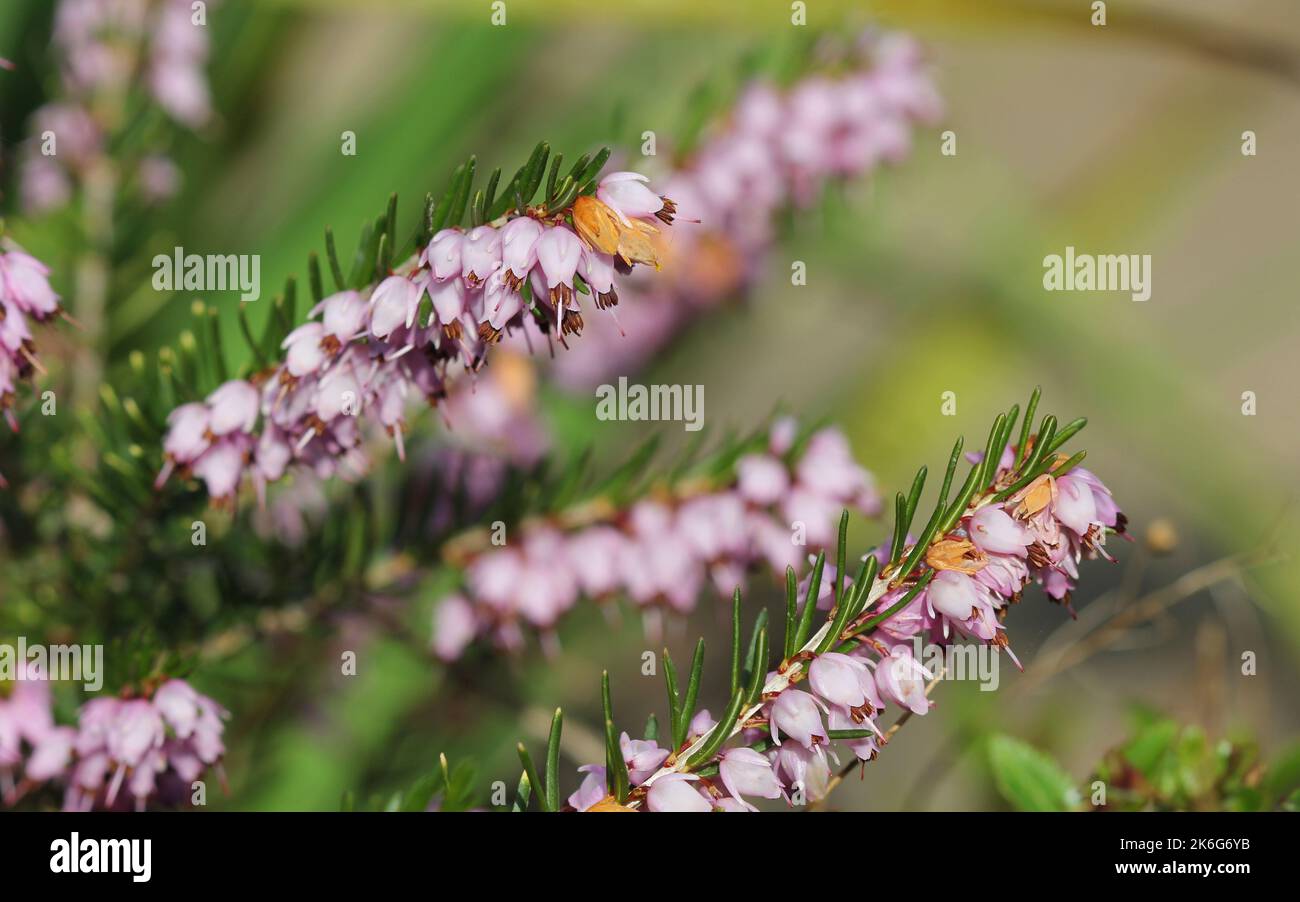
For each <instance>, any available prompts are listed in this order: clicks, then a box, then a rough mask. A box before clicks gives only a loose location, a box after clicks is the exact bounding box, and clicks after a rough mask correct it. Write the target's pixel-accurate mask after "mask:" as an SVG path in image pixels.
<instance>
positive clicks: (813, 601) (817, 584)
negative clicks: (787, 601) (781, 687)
mask: <svg viewBox="0 0 1300 902" xmlns="http://www.w3.org/2000/svg"><path fill="white" fill-rule="evenodd" d="M825 573H826V552H824V551H822V552H818V554H817V560H816V562H815V563H814V564H813V568H812V576H811V577H810V578H809V581H808V594H807V597H805V598H804V600H803V610H802V611H800V612H799V628H798V631H797V632H796V633H795V637H794V650H795V652H797V651H799V649H801V648H803V647H804V644H805V643H807V641H808V637H809V636H811V635H812V622H813V615H814V614H815V613H816V612H817V596H818V595H820V594H821V588H822V576H823V575H824V574H825ZM787 657H788V656H787Z"/></svg>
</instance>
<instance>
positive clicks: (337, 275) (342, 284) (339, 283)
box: [325, 226, 348, 291]
mask: <svg viewBox="0 0 1300 902" xmlns="http://www.w3.org/2000/svg"><path fill="white" fill-rule="evenodd" d="M325 259H326V260H328V261H329V264H330V275H332V276H333V277H334V288H335V290H336V291H342V290H343V289H345V288H347V287H348V283H347V280H346V279H344V278H343V267H342V266H340V265H339V254H338V250H337V249H336V248H335V247H334V230H333V229H332V228H330V227H329V226H326V227H325Z"/></svg>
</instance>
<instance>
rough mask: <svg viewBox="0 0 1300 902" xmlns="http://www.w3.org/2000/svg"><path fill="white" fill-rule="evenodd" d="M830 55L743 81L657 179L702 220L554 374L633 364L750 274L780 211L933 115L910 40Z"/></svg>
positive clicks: (848, 173) (864, 165) (578, 384)
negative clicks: (772, 80) (821, 67)
mask: <svg viewBox="0 0 1300 902" xmlns="http://www.w3.org/2000/svg"><path fill="white" fill-rule="evenodd" d="M841 63H842V67H843V68H842V70H841V71H837V72H836V74H834V75H822V74H814V75H810V76H808V77H806V78H804V79H803V80H801V81H799V82H797V83H796V84H795V85H793V86H792V87H790V88H788V89H778V88H776V87H775V86H773V85H771V84H769V83H767V82H756V83H754V84H751V85H750V86H748V87H747V88H746V89H745V90H744V91H743V92H742V94H741V96H740V98H739V100H738V101H737V103H736V105H735V107H734V108H733V109H732V110H731V111H730V114H729V115H728V116H727V117H726V118H725V119H724V120H723V121H722V122H721V123H720V125H719V127H718V129H717V130H716V131H715V132H714V133H713V134H711V135H710V136H708V137H707V139H706V140H705V141H704V143H703V144H702V145H701V146H700V147H699V148H698V149H697V150H696V151H695V153H694V154H693V155H692V156H691V158H690V159H689V160H688V161H687V163H686V164H685V165H684V166H683V167H682V168H680V169H679V170H677V171H675V172H673V173H671V174H670V175H668V176H667V177H666V178H665V180H664V184H665V186H666V189H667V193H668V194H669V195H670V196H671V197H673V198H674V199H675V200H676V201H677V202H678V207H679V209H680V210H681V211H682V215H683V216H684V217H688V218H689V220H691V221H695V220H699V221H701V222H702V223H703V224H702V225H689V226H684V227H682V228H681V229H679V230H678V231H677V234H676V238H675V241H674V243H673V254H672V266H671V267H670V268H669V269H668V270H667V273H666V275H667V278H665V279H661V280H656V282H655V283H653V284H650V285H647V284H645V283H642V282H635V283H633V284H632V285H631V286H629V287H630V288H632V289H633V290H634V291H635V292H636V294H637V297H636V298H635V301H636V302H635V303H631V304H628V305H627V312H626V313H625V314H624V315H623V317H622V318H621V326H622V328H625V329H626V331H627V337H626V338H625V339H624V340H621V341H620V340H615V339H617V338H618V336H617V335H616V334H615V332H616V330H620V326H619V324H618V323H613V322H607V321H601V322H598V323H596V324H594V328H596V329H598V330H600V331H602V332H606V333H608V335H607V336H602V340H601V341H598V342H588V343H586V344H584V345H583V346H582V347H580V348H577V349H575V352H574V353H572V354H566V355H564V356H563V357H560V358H557V359H556V361H555V364H554V367H555V371H556V376H557V378H558V379H559V380H560V381H561V382H562V383H563V384H565V385H568V386H571V387H573V388H575V389H586V388H588V387H590V386H592V385H595V384H599V383H601V382H604V381H607V380H608V379H609V378H610V377H611V376H612V375H619V374H626V373H629V372H631V371H633V370H634V369H636V368H637V367H639V366H641V365H643V364H644V363H645V362H646V361H647V360H648V359H649V358H650V356H651V355H652V354H653V353H654V352H655V351H656V350H657V349H658V348H659V347H661V346H662V345H663V344H664V343H665V342H666V341H668V340H669V338H671V337H672V335H674V334H675V333H676V332H677V331H678V329H679V327H680V326H681V325H682V324H683V323H684V322H685V321H687V320H689V319H690V318H692V317H694V316H696V315H698V314H699V313H701V312H703V311H704V310H705V309H707V308H710V307H712V306H714V305H716V304H719V303H721V302H723V301H726V300H729V299H732V298H734V297H735V296H736V295H737V294H738V293H739V292H741V291H743V290H744V289H745V288H746V287H748V286H749V285H751V284H752V283H753V282H754V281H756V280H757V279H758V277H759V275H760V274H761V272H762V270H763V264H764V261H765V259H766V256H767V252H768V249H769V247H770V245H771V243H772V240H773V238H774V235H775V232H776V229H777V224H778V221H779V215H778V214H779V213H780V212H781V211H783V210H785V209H788V208H790V207H792V206H794V207H801V206H807V205H808V204H810V203H811V202H813V201H814V200H815V199H816V198H817V197H819V196H820V195H821V193H822V190H823V188H824V186H825V185H826V184H827V183H829V182H831V181H833V180H851V179H861V178H865V177H867V176H868V175H870V174H871V173H872V172H874V171H875V170H876V169H877V167H878V166H880V165H881V164H882V163H898V162H900V161H902V160H903V159H904V158H905V157H906V156H907V154H908V152H909V151H910V147H911V131H912V127H913V124H914V123H917V122H921V123H927V124H929V123H933V122H935V121H937V120H938V118H939V116H940V114H941V112H942V107H941V104H940V101H939V98H938V95H937V93H936V91H935V88H934V85H933V83H932V82H931V80H930V77H929V75H928V73H927V72H926V68H925V63H924V60H923V58H922V54H921V51H920V48H919V47H918V46H917V44H916V43H915V42H914V41H912V40H911V39H910V38H907V37H905V36H901V35H886V36H867V37H864V38H863V40H862V41H861V43H860V45H859V46H858V47H857V48H856V49H855V51H854V52H853V53H852V54H850V56H849V58H848V59H846V60H843V61H841ZM620 331H621V330H620ZM606 338H608V339H609V340H605V339H606Z"/></svg>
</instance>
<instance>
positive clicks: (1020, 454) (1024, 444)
mask: <svg viewBox="0 0 1300 902" xmlns="http://www.w3.org/2000/svg"><path fill="white" fill-rule="evenodd" d="M1042 396H1043V388H1042V386H1037V387H1035V388H1034V392H1033V394H1031V395H1030V396H1029V403H1028V404H1026V405H1025V419H1024V421H1023V422H1022V423H1021V424H1020V445H1019V447H1017V448H1016V465H1015V467H1014V469H1015V471H1016V472H1019V471H1020V465H1021V464H1022V463H1024V462H1025V458H1026V457H1027V456H1028V453H1029V447H1028V446H1029V430H1031V429H1033V428H1034V415H1035V414H1037V413H1038V400H1039V398H1041V397H1042Z"/></svg>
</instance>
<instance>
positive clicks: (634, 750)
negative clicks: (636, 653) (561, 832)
mask: <svg viewBox="0 0 1300 902" xmlns="http://www.w3.org/2000/svg"><path fill="white" fill-rule="evenodd" d="M1038 394H1039V393H1038V391H1037V390H1036V391H1035V392H1034V394H1033V397H1032V398H1031V399H1030V403H1029V405H1028V407H1027V419H1028V418H1029V417H1032V415H1033V413H1034V411H1035V410H1036V409H1037V406H1038ZM1018 416H1019V408H1017V407H1013V408H1012V409H1011V410H1010V411H1008V412H1007V413H1005V414H1002V415H999V416H998V417H997V419H996V420H995V422H994V424H993V427H992V429H991V430H990V435H989V439H988V442H987V444H986V446H985V449H984V453H982V454H975V455H972V456H971V458H972V463H971V469H970V471H969V472H968V473H967V475H966V477H965V478H964V479H963V480H961V481H960V483H959V482H958V480H957V466H958V464H959V462H960V461H961V459H962V453H961V452H962V442H961V441H960V440H959V441H958V442H957V444H956V446H955V447H954V448H953V452H952V455H951V456H950V458H949V462H948V467H947V470H946V472H945V473H944V477H943V481H942V484H941V487H940V489H939V492H938V497H937V499H936V501H935V505H934V508H933V510H932V512H931V514H930V516H929V517H928V518H927V520H926V522H925V524H924V525H923V526H921V527H920V528H914V523H913V521H914V520H915V519H916V518H917V514H918V511H919V504H920V498H921V494H922V491H923V489H924V485H925V469H924V468H922V470H921V471H920V473H918V475H917V478H916V480H915V481H914V482H913V485H912V487H911V489H910V490H909V492H908V494H906V495H900V496H899V501H898V503H897V505H896V509H897V512H898V514H899V519H898V522H896V523H895V525H894V530H893V540H892V541H891V543H890V544H889V546H887V547H886V548H884V549H883V550H879V549H878V550H875V551H872V552H870V553H868V554H865V555H863V556H862V559H861V563H860V566H858V568H857V573H856V575H855V576H853V577H852V578H850V577H848V576H847V575H846V574H847V567H848V564H849V560H848V512H847V511H845V512H844V514H843V516H842V517H841V519H840V528H839V538H838V544H837V547H836V554H835V561H834V564H828V563H827V562H826V556H825V555H824V554H823V555H819V556H818V558H817V561H816V564H815V566H814V569H813V571H812V573H811V574H810V576H809V578H808V580H807V581H806V582H805V583H804V584H803V587H802V589H800V588H799V586H798V584H797V582H796V579H795V576H794V573H793V570H791V571H789V575H788V579H787V606H786V607H787V610H786V618H785V621H786V622H785V626H784V632H785V639H784V642H783V643H782V645H781V648H782V652H781V653H780V654H779V656H778V660H776V661H771V660H769V657H768V649H769V647H770V644H769V627H768V624H767V623H766V617H765V616H764V615H763V614H760V616H759V618H758V620H757V621H756V622H755V623H754V625H753V628H752V631H751V633H750V638H749V642H748V644H744V643H742V641H741V640H742V629H741V604H740V593H739V590H737V592H736V593H735V595H734V597H733V604H732V642H731V664H730V671H731V681H730V694H729V700H728V702H727V704H726V707H725V709H724V710H723V714H722V716H721V717H719V718H718V719H717V720H716V721H714V720H713V719H712V718H707V719H706V720H704V721H703V723H704V724H707V726H703V727H702V728H701V729H699V730H697V729H694V728H692V727H691V726H690V725H692V724H696V723H697V717H698V714H697V712H696V710H695V706H696V703H697V698H698V692H699V687H700V682H701V674H702V670H703V659H704V643H703V640H701V641H700V643H699V645H698V646H697V648H696V653H695V657H694V660H693V661H692V665H691V670H690V674H689V678H688V680H687V683H686V686H685V687H684V691H683V689H682V687H681V686H680V685H679V683H678V674H677V671H676V668H675V667H674V666H673V664H672V659H671V657H669V656H667V654H666V653H665V657H664V664H665V667H664V672H665V680H666V682H667V685H668V703H669V715H670V718H669V722H670V723H671V725H672V731H671V745H670V746H669V747H668V748H666V749H665V748H660V747H659V745H658V744H657V742H655V741H654V737H653V736H648V737H647V739H646V740H645V741H642V742H640V743H634V742H631V741H629V740H628V738H627V735H626V734H622V735H621V736H619V737H618V738H617V739H616V736H618V734H616V732H615V729H616V728H615V726H614V713H613V705H612V700H611V692H610V685H609V676H608V674H606V675H605V676H604V677H603V679H602V684H601V694H602V699H603V704H604V717H605V736H606V749H607V755H606V760H605V762H604V765H603V767H602V766H600V765H585V766H583V767H581V768H580V769H579V771H580V773H582V774H584V775H585V778H584V779H583V781H582V786H581V788H580V789H579V791H578V792H576V793H574V794H573V795H572V796H570V797H569V801H570V805H569V807H570V808H571V809H574V810H582V811H638V810H648V811H714V810H722V811H749V810H755V806H754V804H753V803H752V802H751V801H749V798H751V797H757V798H766V799H776V798H780V797H784V798H786V799H787V800H791V801H792V802H793V801H794V800H798V801H799V802H801V803H807V802H812V801H817V800H818V799H820V798H821V797H823V796H824V795H825V794H826V793H827V792H829V790H830V788H831V787H832V786H833V784H834V781H833V780H832V764H834V763H836V762H838V761H839V754H838V751H837V748H838V747H840V746H842V748H843V750H844V751H846V752H847V753H848V757H847V760H848V761H849V762H850V766H851V765H852V763H853V762H857V761H861V762H866V761H870V760H872V759H874V758H875V757H876V755H877V754H879V753H880V751H881V750H882V749H883V748H884V747H885V745H886V743H887V742H888V737H889V736H890V735H891V734H892V731H890V733H886V732H884V731H882V730H881V729H880V728H879V726H878V725H877V723H876V721H877V720H878V719H879V718H880V717H881V716H882V715H883V714H884V713H885V711H886V709H887V708H889V707H891V706H892V707H893V708H896V709H898V711H899V713H900V714H905V715H909V716H910V715H911V714H920V715H924V714H926V713H927V712H928V711H929V710H930V707H931V704H932V703H931V702H930V700H929V697H928V688H927V685H926V684H927V681H933V680H934V679H936V678H938V677H939V676H940V674H935V673H932V672H930V671H929V670H927V669H926V668H925V667H924V666H922V665H921V663H920V662H919V661H917V660H916V659H915V658H914V657H913V655H912V640H913V639H916V638H919V639H921V640H924V641H927V642H930V643H934V644H936V645H940V646H944V645H951V644H954V643H958V642H974V643H979V644H984V645H989V646H992V647H993V648H994V649H995V650H997V651H1003V650H1005V651H1007V652H1008V653H1009V652H1010V647H1009V642H1008V640H1007V638H1006V632H1005V628H1004V626H1003V623H1002V620H1003V617H1004V615H1005V614H1006V611H1007V609H1008V607H1009V606H1010V605H1012V604H1014V603H1016V602H1018V601H1019V600H1020V594H1021V591H1022V590H1023V589H1024V587H1025V586H1026V585H1028V584H1029V583H1031V582H1037V583H1039V584H1040V585H1042V586H1043V587H1044V589H1045V590H1046V592H1047V594H1048V596H1049V597H1050V598H1052V599H1053V600H1056V601H1061V602H1066V601H1067V600H1068V594H1069V591H1070V589H1071V588H1072V587H1073V581H1074V580H1075V579H1077V577H1078V564H1079V562H1081V561H1083V560H1085V559H1090V558H1096V557H1107V554H1106V551H1105V544H1106V539H1107V537H1108V536H1111V535H1117V534H1118V535H1123V534H1124V532H1125V526H1126V523H1125V519H1124V515H1123V514H1122V513H1120V512H1119V509H1118V507H1117V506H1116V505H1115V503H1114V501H1113V499H1112V498H1111V494H1110V492H1109V490H1108V489H1107V488H1106V487H1105V485H1104V484H1103V483H1102V482H1101V480H1100V479H1098V478H1097V477H1096V476H1095V475H1094V474H1092V473H1090V472H1088V471H1086V470H1083V469H1081V468H1079V467H1078V463H1079V461H1080V460H1082V458H1083V452H1079V453H1077V454H1075V455H1073V456H1067V455H1066V454H1065V453H1064V452H1062V451H1061V450H1060V448H1061V446H1062V445H1063V444H1064V441H1065V440H1066V439H1068V438H1070V437H1072V436H1073V435H1075V434H1076V433H1077V432H1078V431H1079V430H1080V429H1082V428H1083V425H1084V422H1083V421H1082V420H1077V421H1075V422H1074V423H1072V424H1070V425H1069V426H1068V427H1066V428H1065V429H1061V430H1059V431H1058V430H1057V428H1056V420H1055V418H1053V417H1051V416H1045V417H1043V419H1042V420H1041V421H1040V423H1039V425H1038V428H1037V430H1036V431H1035V430H1033V428H1032V426H1031V425H1030V424H1028V423H1026V424H1025V425H1024V426H1022V428H1021V431H1020V438H1019V440H1018V441H1017V442H1012V434H1013V431H1014V429H1015V426H1016V422H1017V419H1018ZM745 470H746V473H747V474H748V478H747V480H746V482H749V483H750V484H751V485H755V486H757V487H758V491H759V495H760V497H762V496H763V495H762V493H763V492H764V491H765V490H766V488H767V486H768V485H770V484H774V483H778V482H779V480H777V479H775V474H769V473H766V472H764V471H763V469H762V468H758V467H756V466H754V465H750V466H747V467H746V468H745ZM1062 484H1064V485H1062ZM914 536H915V538H913V537H914ZM823 581H825V582H826V584H828V585H830V586H831V590H830V597H831V599H832V603H831V605H830V607H829V611H828V612H827V613H826V614H825V616H824V618H823V621H822V623H821V626H820V627H818V628H817V629H815V630H814V629H813V617H814V613H815V612H816V611H817V609H818V606H817V604H816V601H817V598H818V597H819V595H820V592H821V586H822V584H823ZM1013 660H1014V659H1013ZM653 723H654V722H653V720H652V721H651V724H652V725H653ZM558 724H559V717H558V713H557V718H556V726H555V729H553V731H552V735H551V744H550V746H549V747H548V761H549V760H552V759H555V758H556V756H557V755H558V744H559V735H558V734H559V726H558ZM521 749H522V746H521ZM523 755H524V756H525V758H526V752H523ZM658 760H662V763H661V764H660V765H658V766H657V767H656V768H655V769H654V770H653V771H652V772H648V771H649V769H650V766H651V764H652V762H655V761H658ZM528 766H529V765H528V762H527V760H525V768H526V769H527V767H528ZM552 776H553V775H552V774H549V773H548V784H547V785H548V787H549V786H551V785H552V783H553V780H552ZM602 776H603V777H604V781H603V784H602V783H601V782H600V779H599V778H600V777H602ZM602 792H603V794H602ZM548 797H549V798H558V794H557V793H554V792H552V793H549V794H548ZM525 805H526V802H525ZM517 807H519V806H518V805H517ZM543 808H544V809H545V810H556V809H557V806H556V805H555V804H550V805H545V804H544V805H543Z"/></svg>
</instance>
